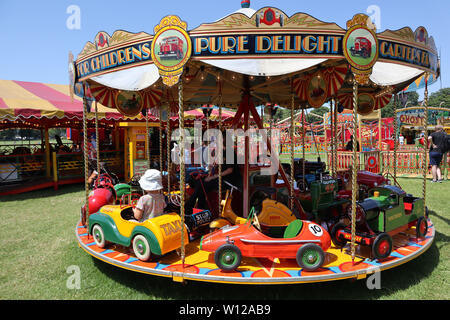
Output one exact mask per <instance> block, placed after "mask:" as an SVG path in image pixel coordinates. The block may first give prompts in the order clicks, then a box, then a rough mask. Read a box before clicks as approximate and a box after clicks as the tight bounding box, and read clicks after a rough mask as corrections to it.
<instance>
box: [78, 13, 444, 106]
mask: <svg viewBox="0 0 450 320" xmlns="http://www.w3.org/2000/svg"><path fill="white" fill-rule="evenodd" d="M349 19H350V20H349V21H348V23H347V26H346V28H343V27H341V26H339V25H337V24H336V23H333V22H323V21H320V20H318V19H316V18H314V17H312V16H310V15H308V14H305V13H296V14H294V15H292V16H288V15H287V14H285V13H284V12H283V11H281V10H279V9H277V8H272V7H264V8H262V9H259V10H253V9H250V8H248V7H247V4H245V6H243V8H242V9H240V10H238V11H237V12H235V13H233V14H231V15H229V16H226V17H224V18H222V19H220V20H218V21H215V22H212V23H205V24H202V25H200V26H199V27H197V28H195V29H193V30H188V29H187V24H186V23H185V22H183V21H182V20H181V19H180V18H178V17H176V16H167V17H165V18H163V19H162V20H161V23H160V25H158V26H156V27H155V29H154V33H155V34H151V33H145V32H140V33H131V32H127V31H123V30H119V31H116V32H114V33H113V34H112V35H109V34H108V33H106V32H99V33H98V34H97V36H96V37H95V39H94V42H88V43H87V44H86V45H85V46H84V48H83V50H82V51H81V52H80V54H79V55H78V57H77V59H76V61H74V63H73V65H72V72H73V73H74V74H73V76H74V82H75V83H76V82H83V83H85V84H88V85H91V86H94V87H95V88H96V90H99V88H103V89H102V90H100V91H108V90H109V91H110V92H112V93H113V95H116V96H117V95H120V94H122V93H125V92H127V91H132V92H137V93H139V97H138V98H139V99H140V101H141V103H140V104H141V105H142V106H141V108H142V107H146V108H154V107H158V106H159V105H168V106H169V107H170V110H171V111H173V112H176V107H177V105H178V88H177V86H168V85H167V83H165V82H164V83H163V81H162V78H161V75H162V76H164V77H166V76H167V72H169V73H170V72H171V70H172V69H176V68H178V67H179V64H182V67H181V68H182V70H183V71H182V75H181V80H182V81H183V102H184V105H190V106H191V107H200V106H202V105H204V104H221V105H223V106H226V107H238V106H239V105H240V103H241V101H242V96H243V94H245V93H248V94H249V95H251V97H252V101H253V103H254V104H255V105H263V104H265V103H267V102H271V103H276V104H278V105H280V106H283V107H290V106H291V104H292V96H293V93H295V95H294V104H295V107H297V108H298V107H320V106H321V105H323V104H324V103H325V102H327V101H329V100H330V99H332V98H338V97H339V101H340V102H341V103H342V104H347V103H346V102H347V96H348V93H349V92H350V91H351V88H352V76H351V73H352V72H354V71H355V70H357V71H361V70H359V69H364V68H365V67H366V66H369V68H370V72H367V73H368V81H367V82H365V83H364V84H362V85H361V86H360V89H361V90H360V92H362V93H364V94H365V96H363V97H362V99H365V100H364V103H366V104H367V103H370V105H369V106H367V107H368V108H369V109H376V108H382V107H383V106H384V105H385V104H386V103H387V102H386V101H389V99H390V97H391V96H392V94H395V93H398V92H400V91H401V90H404V89H405V88H408V87H409V86H410V85H411V84H412V83H413V82H414V81H416V80H418V79H420V78H421V77H422V76H424V74H427V75H428V79H430V80H431V81H435V80H436V79H437V78H438V77H439V61H438V54H437V50H436V46H435V43H434V40H433V38H432V37H430V36H429V35H428V32H427V30H426V29H425V28H424V27H419V28H417V29H416V31H413V30H412V29H410V28H409V27H405V28H402V29H399V30H395V31H392V30H386V31H384V32H381V33H376V27H375V26H374V25H373V24H372V23H371V22H370V20H369V18H368V17H367V16H365V15H355V16H354V17H353V18H352V17H351V16H349ZM367 21H369V22H367ZM171 24H174V25H178V26H181V27H183V28H185V29H186V34H187V35H186V36H184V37H183V36H182V35H181V34H179V36H174V35H176V32H175V33H174V32H173V30H169V31H171V32H172V33H170V32H167V34H164V36H163V35H162V34H163V33H164V32H161V30H163V29H164V30H165V28H166V27H167V26H168V25H171ZM175 38H178V40H176V42H174V41H175V40H174V39H175ZM153 42H155V43H153ZM152 50H153V51H152ZM169 60H170V61H173V62H170V63H169V62H168V61H169ZM177 63H179V64H177ZM160 64H166V65H171V66H173V68H168V70H169V69H170V70H169V71H165V72H166V73H164V72H161V68H160ZM362 66H363V67H364V68H362ZM183 68H184V69H183ZM365 71H366V70H365V69H364V72H365ZM366 95H369V96H370V99H369V98H367V97H366ZM148 97H150V98H148ZM96 99H97V98H96ZM367 100H368V102H367ZM115 101H116V100H114V99H112V100H110V102H107V101H106V100H105V101H104V102H102V103H104V104H105V105H107V106H109V107H112V108H114V107H117V105H116V104H115ZM346 107H347V106H346ZM350 107H351V106H350ZM363 111H364V112H366V110H365V109H364V110H363Z"/></svg>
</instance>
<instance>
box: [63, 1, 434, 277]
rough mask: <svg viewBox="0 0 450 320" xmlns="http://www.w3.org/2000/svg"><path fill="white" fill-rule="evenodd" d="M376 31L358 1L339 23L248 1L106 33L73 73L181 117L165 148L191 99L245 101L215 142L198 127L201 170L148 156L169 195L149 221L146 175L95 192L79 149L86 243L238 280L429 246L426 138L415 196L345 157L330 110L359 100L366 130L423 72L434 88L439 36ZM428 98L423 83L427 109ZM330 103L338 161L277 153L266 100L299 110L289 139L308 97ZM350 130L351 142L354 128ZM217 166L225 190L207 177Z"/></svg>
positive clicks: (382, 259) (117, 262) (398, 259)
mask: <svg viewBox="0 0 450 320" xmlns="http://www.w3.org/2000/svg"><path fill="white" fill-rule="evenodd" d="M376 30H377V29H376V26H375V25H374V24H373V23H372V22H371V20H370V18H369V17H368V16H366V15H364V14H356V15H354V16H353V17H351V16H349V20H348V21H347V25H346V26H345V27H344V28H343V27H341V26H339V25H337V24H336V23H332V22H323V21H321V20H318V19H316V18H314V17H312V16H310V15H308V14H306V13H296V14H294V15H292V16H288V15H287V14H285V13H284V12H283V11H282V10H280V9H277V8H274V7H264V8H261V9H259V10H253V9H251V8H250V1H242V3H241V9H239V10H238V11H236V12H235V13H233V14H230V15H228V16H226V17H224V18H222V19H220V20H218V21H215V22H211V23H204V24H201V25H200V26H199V27H197V28H195V29H192V30H189V29H188V25H187V22H185V21H183V18H182V17H178V16H173V15H168V16H166V17H164V18H162V20H161V21H160V23H159V24H158V25H156V26H154V28H153V32H152V33H145V32H140V33H131V32H127V31H123V30H119V31H116V32H114V33H113V34H112V35H109V34H107V33H106V32H99V33H98V34H97V35H96V37H95V38H94V41H93V42H88V43H86V45H85V46H84V48H83V49H82V51H81V52H80V54H79V55H78V56H77V58H76V59H75V60H74V61H70V63H69V67H70V73H71V75H72V84H73V85H81V86H83V88H84V89H85V90H84V92H86V91H87V90H88V89H89V91H90V92H91V95H92V97H93V99H94V100H95V102H96V103H97V102H98V103H101V104H102V105H104V106H107V107H110V108H114V109H117V110H118V111H119V112H121V113H122V114H124V115H127V116H135V115H137V114H140V113H141V114H143V115H144V116H146V117H147V115H149V114H153V115H159V121H160V122H161V123H162V122H163V121H164V114H165V115H166V117H167V115H171V116H178V124H177V126H171V125H170V123H169V122H168V125H167V126H166V139H167V141H166V142H163V141H160V142H161V143H160V145H163V144H164V143H166V144H167V146H168V147H169V146H171V142H172V140H175V139H176V143H177V147H178V149H177V150H176V151H177V152H178V154H181V155H183V154H185V152H186V150H190V148H191V143H192V141H191V140H190V139H189V138H191V137H190V134H189V132H190V131H189V130H187V128H186V123H185V111H187V110H190V109H197V108H201V107H203V106H211V105H214V106H216V110H217V114H218V118H219V119H221V117H222V112H224V110H229V109H234V110H235V114H234V117H233V120H232V121H230V122H229V123H227V125H224V123H223V122H222V121H219V122H218V126H217V129H218V131H219V134H218V135H216V139H206V140H205V136H207V138H209V134H207V133H205V135H203V139H204V140H203V141H206V142H207V143H209V145H208V147H211V148H214V150H215V151H214V152H212V153H213V154H214V156H213V160H214V161H213V162H211V163H210V166H208V167H207V168H203V167H201V166H198V167H195V166H194V167H192V166H191V165H190V164H189V163H186V157H183V156H179V157H178V161H179V162H178V163H174V157H173V155H174V153H173V152H169V150H170V148H167V150H168V151H167V152H166V153H167V154H166V155H163V152H161V153H160V159H159V162H158V164H157V165H156V167H155V165H154V164H153V165H152V164H151V163H150V156H149V155H148V157H147V159H148V165H147V167H146V168H147V169H157V170H159V171H160V172H161V173H162V176H163V183H162V184H163V189H162V191H161V192H163V194H164V196H165V199H166V202H167V203H168V206H167V207H166V210H165V212H164V214H162V215H159V216H157V217H154V218H149V219H147V220H145V221H140V220H139V221H136V220H134V219H133V217H134V216H133V210H134V208H135V207H136V203H137V202H138V199H139V197H141V196H142V190H141V188H140V187H139V184H138V183H137V181H138V180H139V178H140V177H133V178H132V179H131V181H125V182H122V183H114V182H113V181H112V179H110V178H109V177H108V175H107V174H100V175H99V176H98V177H97V180H96V181H95V182H94V183H93V187H91V188H92V190H91V189H90V186H89V184H88V157H87V156H86V155H85V177H86V203H85V205H84V206H83V207H82V209H81V219H80V221H79V223H78V224H77V226H76V237H77V241H78V243H79V246H80V247H81V248H82V249H83V250H84V251H85V252H86V253H88V254H90V255H91V256H92V257H94V258H96V259H99V260H101V261H104V262H105V263H108V264H112V265H114V266H117V267H119V268H124V269H128V270H132V271H136V272H140V273H145V274H149V275H154V276H162V277H168V278H172V279H173V280H174V281H178V282H184V281H187V280H195V281H206V282H219V283H230V284H293V283H309V282H321V281H332V280H340V279H349V278H353V279H364V278H366V277H367V276H368V275H371V274H373V273H375V272H380V271H383V270H386V269H390V268H394V267H397V266H399V265H402V264H404V263H406V262H408V261H410V260H412V259H414V258H416V257H418V256H419V255H421V254H423V253H424V252H425V251H426V250H427V249H428V248H429V247H430V246H431V244H432V242H433V239H434V237H435V229H434V226H433V223H432V221H431V220H430V219H429V218H428V212H427V207H426V183H425V176H426V170H427V164H426V151H425V150H424V152H423V156H424V159H425V161H424V165H423V173H424V184H423V194H422V195H412V194H408V193H406V192H405V191H404V190H403V189H402V188H401V186H400V185H399V184H398V183H397V181H396V176H395V172H394V175H391V176H382V175H377V174H367V173H365V172H361V171H360V170H359V168H360V166H359V163H358V159H359V155H358V151H357V150H356V148H353V151H352V160H353V162H352V166H351V168H350V169H349V170H346V171H339V170H338V169H337V168H338V166H337V164H336V161H337V152H338V150H337V149H338V148H337V147H336V146H337V144H338V141H337V134H336V130H337V126H336V123H337V121H336V119H337V117H338V114H339V113H340V112H342V110H341V107H342V105H345V106H346V107H347V108H349V109H352V110H353V111H352V112H353V119H352V120H353V127H354V128H358V116H360V115H365V114H367V113H370V112H371V111H374V110H378V109H381V108H383V107H384V106H385V105H386V104H387V103H388V102H389V101H390V99H391V98H392V97H393V96H395V95H397V94H398V93H399V92H401V91H402V90H404V89H405V88H407V87H408V86H410V85H411V84H412V83H414V82H415V81H416V80H417V79H425V80H424V81H425V85H426V83H427V81H428V79H437V78H438V77H439V72H440V70H439V61H438V55H437V50H436V46H435V44H434V40H433V38H432V37H430V36H429V35H428V33H427V31H426V29H425V28H424V27H419V28H418V29H417V30H416V31H413V30H411V29H410V28H408V27H405V28H403V29H400V30H396V31H392V30H386V31H384V32H381V33H377V32H376ZM430 81H431V80H430ZM84 100H85V104H84V105H85V108H84V115H85V117H86V116H87V110H86V105H87V97H84ZM427 100H428V90H427V88H425V103H424V107H425V113H426V112H427V106H428V102H427ZM327 102H329V103H330V106H331V112H332V115H331V135H332V137H331V145H330V146H329V149H328V152H329V153H330V154H331V157H330V159H331V160H329V161H328V166H327V165H326V164H325V163H324V162H321V160H320V158H319V159H318V161H317V162H316V161H307V160H306V159H305V154H304V151H303V158H302V159H296V158H295V153H294V148H293V147H292V148H290V161H289V164H285V163H281V162H280V161H279V160H278V152H277V150H278V146H277V145H276V136H277V134H276V132H270V130H269V132H268V133H266V131H265V130H264V129H265V125H264V121H263V119H262V118H261V115H260V113H259V112H258V110H257V107H259V106H271V105H278V106H281V107H283V108H287V109H289V110H290V111H291V117H290V121H291V123H290V135H291V139H290V141H294V140H295V139H293V137H294V134H295V132H296V131H295V126H296V123H295V117H294V113H297V112H300V113H301V114H302V115H303V116H302V117H301V119H302V122H303V123H302V124H301V126H300V127H301V128H300V131H302V130H303V131H304V130H306V127H307V126H306V124H305V122H304V119H305V116H304V114H305V112H307V111H306V110H308V109H310V108H319V107H321V106H322V105H323V104H325V103H327ZM201 110H203V111H202V112H204V114H205V115H208V113H210V112H211V108H209V107H208V108H203V109H201ZM333 123H334V125H333ZM255 127H256V131H258V130H260V132H259V133H258V134H257V135H258V138H257V140H252V139H253V134H247V133H246V132H248V131H250V129H252V128H253V130H254V128H255ZM146 128H148V126H146ZM160 130H163V125H160ZM175 131H176V132H177V134H172V133H174V132H175ZM194 131H195V129H194ZM262 131H264V132H263V133H261V132H262ZM297 131H298V129H297ZM230 132H231V134H230ZM425 132H427V130H426V124H425ZM200 133H202V131H201V130H200ZM220 133H221V134H220ZM225 136H226V139H225ZM230 136H231V137H230ZM160 137H161V138H160V139H162V137H163V135H162V134H160ZM301 137H303V139H304V137H305V134H303V135H301ZM352 139H353V145H354V146H355V145H356V144H357V141H356V135H353V137H352ZM225 140H226V144H225ZM145 141H146V143H147V144H148V134H147V135H146V139H145ZM213 141H214V142H215V143H214V144H213V143H212V142H213ZM255 141H257V143H256V142H255ZM395 141H397V139H395ZM221 143H223V145H225V146H226V148H224V149H223V150H222V148H220V144H221ZM305 143H306V142H305V140H303V144H305ZM194 144H195V142H194ZM230 144H232V146H230ZM85 145H86V144H85ZM255 145H258V147H257V148H255ZM225 149H226V151H225ZM147 150H148V148H147ZM229 150H231V152H230V153H228V151H229ZM303 150H305V148H303ZM255 152H257V153H258V154H257V156H256V157H254V154H255ZM394 152H395V151H394ZM175 153H176V152H175ZM225 153H227V154H226V156H225ZM233 154H234V155H235V156H236V158H238V159H240V160H241V161H240V162H237V163H236V162H235V163H234V164H233V171H239V177H240V180H239V181H237V182H235V183H231V182H230V181H229V180H228V179H227V176H226V174H225V173H226V172H228V171H229V167H230V165H227V164H228V160H229V158H230V155H231V156H232V155H233ZM239 156H241V157H240V158H239ZM224 158H226V159H227V164H225V162H224V161H223V159H224ZM261 159H262V160H261ZM225 165H227V167H226V168H227V169H225V167H224V166H225ZM98 172H100V168H99V170H98ZM193 172H195V174H196V175H195V179H194V180H195V181H194V182H193V184H194V185H195V186H194V187H193V186H192V180H191V178H192V177H193ZM211 176H214V178H216V179H217V190H209V189H205V188H204V186H206V184H205V185H203V183H204V182H205V181H207V180H206V179H205V177H209V178H211ZM363 178H364V179H363ZM198 184H200V185H201V186H202V187H203V192H204V197H205V198H206V200H207V201H206V202H203V203H202V202H201V201H198V202H196V205H195V206H194V207H193V208H192V207H190V206H188V203H190V204H191V203H193V202H192V201H190V200H191V199H190V198H191V197H193V194H195V192H194V193H193V192H192V190H193V189H194V188H196V186H198ZM361 185H364V186H365V188H361ZM195 190H197V189H195Z"/></svg>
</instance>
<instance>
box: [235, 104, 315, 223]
mask: <svg viewBox="0 0 450 320" xmlns="http://www.w3.org/2000/svg"><path fill="white" fill-rule="evenodd" d="M243 105H244V104H242V105H241V107H242V106H243ZM248 105H249V109H250V112H251V113H252V116H253V120H254V121H255V123H256V125H257V127H258V129H263V124H262V121H261V118H260V116H259V114H258V111H257V110H256V108H255V106H254V105H253V102H252V101H251V100H250V99H249V100H248ZM241 107H239V109H238V112H237V113H236V114H238V113H239V115H238V116H240V115H242V112H240V111H239V110H241ZM235 119H236V115H235ZM267 148H268V152H270V154H271V155H272V156H277V157H278V152H277V151H276V150H272V144H271V143H270V141H267ZM278 173H279V174H280V175H281V179H283V181H284V183H285V184H286V187H287V188H288V192H289V193H290V190H289V189H290V187H291V185H290V183H289V179H288V178H287V176H286V173H285V171H284V167H283V165H282V163H281V162H280V161H278ZM294 203H295V205H296V207H297V209H298V216H299V218H300V219H303V220H306V219H307V216H306V213H305V211H304V210H303V207H302V205H301V203H300V201H299V200H298V199H297V198H296V197H294Z"/></svg>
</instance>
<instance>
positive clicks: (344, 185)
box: [338, 170, 391, 199]
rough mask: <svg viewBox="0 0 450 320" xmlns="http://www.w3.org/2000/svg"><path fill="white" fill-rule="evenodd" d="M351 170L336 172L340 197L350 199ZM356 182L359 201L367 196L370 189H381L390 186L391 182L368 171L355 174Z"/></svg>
mask: <svg viewBox="0 0 450 320" xmlns="http://www.w3.org/2000/svg"><path fill="white" fill-rule="evenodd" d="M351 179H352V172H351V170H346V171H340V172H338V180H339V181H340V189H341V190H340V191H339V194H340V195H341V196H347V197H351V195H352V193H351V185H350V183H351ZM356 180H357V182H358V187H359V195H358V198H359V199H365V198H367V196H368V192H369V190H370V189H372V188H376V187H381V186H384V185H390V184H391V181H390V180H389V179H387V178H386V177H384V176H382V175H381V174H376V173H373V172H370V171H365V170H360V171H358V173H357V176H356Z"/></svg>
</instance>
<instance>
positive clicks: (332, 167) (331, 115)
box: [323, 100, 335, 177]
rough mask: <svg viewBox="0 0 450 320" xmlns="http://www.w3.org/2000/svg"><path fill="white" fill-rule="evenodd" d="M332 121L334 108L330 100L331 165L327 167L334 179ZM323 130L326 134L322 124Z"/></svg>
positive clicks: (325, 128)
mask: <svg viewBox="0 0 450 320" xmlns="http://www.w3.org/2000/svg"><path fill="white" fill-rule="evenodd" d="M333 121H334V108H333V100H331V101H330V132H331V139H330V140H331V150H330V151H331V157H330V160H331V165H330V164H328V166H329V167H331V176H332V177H334V171H335V169H334V147H335V145H334V126H335V124H334V123H333ZM323 128H324V131H325V133H326V132H327V127H326V123H324V126H323ZM326 151H327V153H328V150H326ZM327 160H328V159H327Z"/></svg>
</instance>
